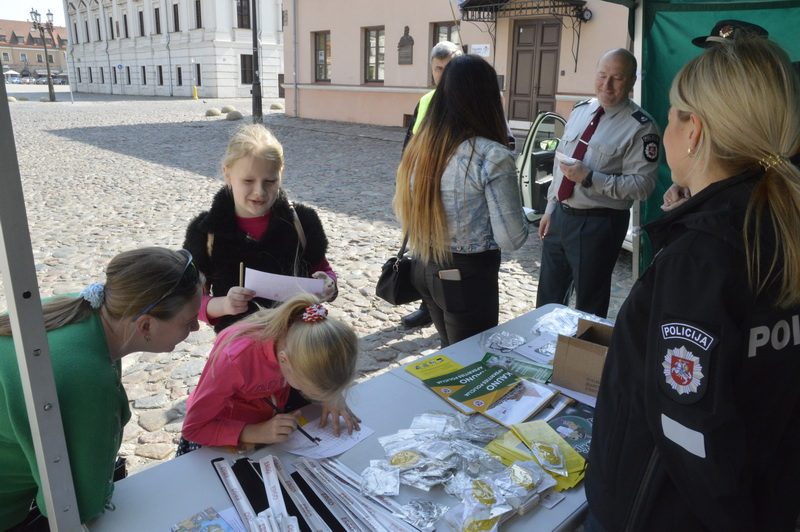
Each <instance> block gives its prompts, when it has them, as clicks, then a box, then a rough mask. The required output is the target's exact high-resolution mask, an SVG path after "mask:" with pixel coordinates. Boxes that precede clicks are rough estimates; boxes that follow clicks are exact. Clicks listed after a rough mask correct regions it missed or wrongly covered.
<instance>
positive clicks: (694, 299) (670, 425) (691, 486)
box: [586, 38, 800, 532]
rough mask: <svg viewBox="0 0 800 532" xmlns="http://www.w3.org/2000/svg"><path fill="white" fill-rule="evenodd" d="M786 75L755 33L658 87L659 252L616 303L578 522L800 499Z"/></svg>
mask: <svg viewBox="0 0 800 532" xmlns="http://www.w3.org/2000/svg"><path fill="white" fill-rule="evenodd" d="M797 94H800V81H799V80H798V77H797V75H796V74H795V73H794V72H793V69H792V67H791V65H790V63H789V61H788V57H787V56H786V54H785V52H783V50H781V49H780V48H779V47H778V46H777V45H775V44H774V43H772V42H770V41H769V40H767V39H765V38H757V39H750V38H744V39H736V40H732V41H728V42H723V43H719V45H717V46H714V47H712V48H710V49H709V50H707V51H706V52H705V53H704V54H703V55H701V56H699V57H697V58H695V59H694V60H693V61H691V62H690V63H688V64H687V65H686V66H685V67H684V68H683V69H682V70H681V71H680V72H679V73H678V75H677V76H676V78H675V80H674V81H673V85H672V89H671V92H670V102H671V104H672V108H671V110H670V114H669V125H668V126H667V129H666V131H665V135H664V147H665V150H666V156H667V162H668V164H669V166H670V169H671V171H672V179H673V181H674V182H675V183H676V184H678V185H681V186H684V187H688V188H689V190H690V191H691V198H690V199H688V200H687V201H686V202H685V203H683V205H681V206H679V207H677V208H676V209H675V210H673V211H671V212H670V213H668V214H667V215H665V216H664V217H663V218H661V219H660V220H658V221H657V222H655V223H653V224H650V225H649V226H647V227H646V229H647V231H648V233H649V234H650V236H651V239H652V241H653V244H654V247H655V248H656V249H657V250H658V253H657V255H656V257H655V259H654V261H653V264H652V265H651V266H650V267H649V268H648V270H647V271H646V272H645V273H644V274H643V276H642V277H641V278H640V279H639V280H638V281H637V283H636V284H635V285H634V287H633V289H632V290H631V293H630V295H629V296H628V299H627V300H626V302H625V304H624V305H623V307H622V309H621V310H620V314H619V316H618V318H617V322H616V326H615V328H614V336H613V339H612V343H611V347H610V349H609V352H608V357H607V359H606V365H605V368H604V371H603V378H602V383H601V387H600V392H599V395H598V398H597V410H596V412H595V414H596V415H595V424H594V430H593V442H592V448H591V453H590V458H589V464H590V465H589V469H588V472H587V477H586V495H587V499H588V501H589V509H590V516H589V518H588V519H587V524H586V528H587V531H592V530H606V531H609V532H615V531H618V530H619V531H621V530H646V531H657V530H681V531H691V530H720V531H722V530H724V531H732V530H734V531H735V530H770V531H772V530H794V527H795V524H796V522H797V518H798V514H800V497H798V495H797V487H796V486H797V482H798V478H800V437H798V436H800V428H799V427H800V386H799V385H798V377H799V376H800V231H797V229H796V226H797V220H800V168H798V162H800V155H799V153H800V105H798V101H797V98H796V95H797Z"/></svg>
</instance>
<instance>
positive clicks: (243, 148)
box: [184, 124, 337, 332]
mask: <svg viewBox="0 0 800 532" xmlns="http://www.w3.org/2000/svg"><path fill="white" fill-rule="evenodd" d="M283 166H284V159H283V147H282V146H281V144H280V143H279V142H278V140H277V139H276V138H275V136H274V135H273V134H272V133H271V132H270V131H269V130H268V129H266V128H265V127H264V126H263V125H261V124H252V125H247V126H244V127H242V128H241V129H239V130H238V131H237V132H236V133H235V134H234V135H233V137H232V138H231V140H230V142H229V143H228V148H227V150H226V152H225V157H224V159H223V161H222V173H223V176H224V179H225V186H223V187H222V188H221V189H220V190H219V192H217V194H216V196H214V200H213V201H212V203H211V209H210V210H208V211H205V212H202V213H200V214H199V215H198V216H197V217H196V218H195V219H194V220H193V221H192V222H191V223H190V224H189V227H188V228H187V230H186V239H185V241H184V247H185V248H186V249H188V250H189V251H191V252H192V255H193V256H194V258H195V261H196V263H197V267H198V268H200V271H201V272H202V273H203V274H204V275H205V276H206V284H207V289H208V293H209V295H207V296H205V297H204V298H203V303H202V305H201V308H200V316H199V317H200V319H201V320H202V321H205V322H207V323H209V324H211V325H213V326H214V329H215V330H216V331H217V332H219V331H221V330H222V329H224V328H225V327H227V326H228V325H230V324H232V323H234V322H235V321H237V320H239V319H241V318H243V317H244V316H246V315H248V314H252V313H253V312H255V311H256V310H257V309H258V306H261V307H272V306H273V305H274V304H275V302H274V301H271V300H267V299H263V298H259V297H255V292H253V291H252V290H248V289H246V288H243V287H241V286H240V282H241V281H240V265H241V264H243V265H244V267H248V268H252V269H254V270H259V271H264V272H269V273H275V274H280V275H291V276H295V277H315V278H318V279H322V280H323V281H324V282H325V285H324V289H323V293H321V294H318V295H319V296H320V298H321V299H323V300H324V301H332V300H333V299H335V298H336V295H337V286H336V274H335V273H334V272H333V269H332V268H331V265H330V264H329V263H328V260H327V259H326V258H325V253H326V251H327V249H328V238H327V237H326V236H325V230H324V229H323V228H322V222H321V221H320V219H319V216H317V213H316V212H315V211H314V209H312V208H310V207H306V206H304V205H302V204H294V205H293V204H292V203H290V202H289V200H288V199H287V198H286V193H285V192H284V190H283V188H282V187H281V183H282V179H283Z"/></svg>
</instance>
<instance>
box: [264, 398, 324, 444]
mask: <svg viewBox="0 0 800 532" xmlns="http://www.w3.org/2000/svg"><path fill="white" fill-rule="evenodd" d="M273 399H274V396H273ZM273 399H270V398H269V397H264V401H266V402H267V404H268V405H269V406H271V407H272V409H273V410H274V411H275V413H276V414H284V413H285V412H284V411H283V410H282V409H280V408H278V406H277V405H276V404H275V401H274V400H273ZM297 430H299V431H300V434H302V435H303V436H305V437H306V438H308V439H309V440H311V442H312V443H315V444H317V445H319V442H320V438H315V437H314V436H312V435H311V434H309V433H308V432H306V431H305V429H304V428H303V427H301V426H300V425H299V424H298V425H297Z"/></svg>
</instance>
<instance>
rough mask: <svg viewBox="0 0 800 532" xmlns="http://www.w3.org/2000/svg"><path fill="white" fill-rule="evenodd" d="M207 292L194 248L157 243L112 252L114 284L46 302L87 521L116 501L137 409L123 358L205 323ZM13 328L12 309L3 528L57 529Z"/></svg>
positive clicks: (1, 479) (1, 451) (1, 421)
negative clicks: (116, 477) (123, 448)
mask: <svg viewBox="0 0 800 532" xmlns="http://www.w3.org/2000/svg"><path fill="white" fill-rule="evenodd" d="M201 296H202V292H201V282H200V278H199V275H198V272H197V269H196V268H195V267H194V264H193V262H192V257H191V255H190V254H189V252H188V251H186V250H180V251H177V252H176V251H170V250H167V249H163V248H155V247H153V248H143V249H137V250H133V251H127V252H124V253H120V254H119V255H117V256H116V257H114V258H113V259H111V261H110V262H109V264H108V266H107V268H106V280H105V283H95V284H92V285H90V286H88V287H87V288H85V289H84V290H83V291H81V293H80V294H79V295H78V296H77V297H55V298H52V299H50V300H49V301H46V302H45V303H44V305H43V311H44V322H45V329H46V330H47V340H48V344H49V346H50V357H51V362H52V366H53V376H54V378H55V383H56V388H57V391H58V402H59V408H60V411H61V421H62V424H63V427H64V435H65V437H66V443H67V449H68V452H69V459H70V467H71V469H72V477H73V482H74V486H75V492H76V496H77V501H78V509H79V511H80V517H81V522H87V521H89V520H91V519H93V518H95V517H97V516H98V515H100V514H102V513H103V512H104V510H106V509H108V508H112V507H113V505H112V503H111V495H112V493H113V489H114V484H113V482H112V476H113V474H114V466H115V462H116V457H117V452H118V451H119V447H120V444H121V442H122V429H123V427H124V425H125V424H126V423H127V422H128V420H129V419H130V417H131V413H130V409H129V407H128V397H127V395H126V394H125V389H124V388H123V387H122V380H121V371H122V365H121V362H120V359H121V358H122V357H124V356H125V355H128V354H130V353H133V352H138V351H145V352H150V353H164V352H169V351H172V350H173V349H174V348H175V346H176V345H177V344H178V343H180V342H182V341H183V340H184V339H185V338H186V337H187V336H188V335H189V333H190V332H192V331H196V330H197V329H198V323H197V312H198V309H199V307H200V300H201ZM11 334H12V331H11V325H10V320H9V317H8V315H2V316H0V529H2V530H6V529H9V528H10V530H13V531H18V530H19V531H22V530H48V524H47V519H46V516H42V515H41V514H40V513H39V511H41V512H42V513H44V512H45V505H44V499H43V497H44V495H43V493H42V491H41V485H40V479H39V472H38V468H37V464H36V457H35V454H34V448H33V440H32V436H31V430H30V425H29V423H28V415H27V411H26V408H25V398H24V396H23V388H22V383H21V381H20V375H19V368H18V366H17V356H16V353H15V349H14V341H13V338H12V336H11ZM34 503H35V504H34ZM37 506H38V508H37Z"/></svg>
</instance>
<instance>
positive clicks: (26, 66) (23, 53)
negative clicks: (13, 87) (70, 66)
mask: <svg viewBox="0 0 800 532" xmlns="http://www.w3.org/2000/svg"><path fill="white" fill-rule="evenodd" d="M44 37H45V40H46V41H47V59H46V61H47V62H49V63H50V73H51V75H53V76H56V75H60V74H62V73H63V74H66V72H67V66H66V58H65V56H64V51H65V50H66V48H67V32H66V28H63V27H61V26H54V27H53V34H52V35H50V34H49V33H48V32H47V31H45V32H44ZM0 60H1V61H2V63H3V73H4V74H5V73H6V72H16V73H17V74H15V76H20V77H31V78H36V77H41V76H47V63H46V62H45V51H44V45H43V43H42V36H41V34H40V33H39V30H34V29H33V26H32V25H31V23H30V21H27V20H3V19H0ZM6 77H9V76H8V75H7V76H6Z"/></svg>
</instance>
